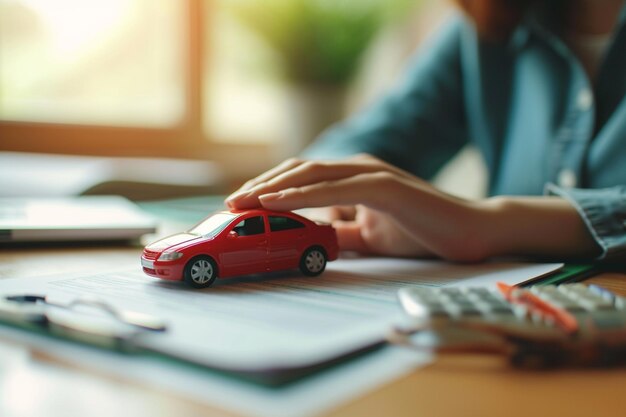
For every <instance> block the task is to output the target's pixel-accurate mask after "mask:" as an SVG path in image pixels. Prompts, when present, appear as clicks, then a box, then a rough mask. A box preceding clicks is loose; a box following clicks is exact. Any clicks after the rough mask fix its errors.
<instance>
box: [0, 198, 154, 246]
mask: <svg viewBox="0 0 626 417" xmlns="http://www.w3.org/2000/svg"><path fill="white" fill-rule="evenodd" d="M155 231H156V222H155V220H154V219H153V218H152V217H151V216H149V215H147V214H146V213H144V212H142V211H141V210H140V209H139V208H138V207H137V206H136V205H135V204H133V203H132V202H130V201H129V200H127V199H125V198H123V197H119V196H84V197H68V198H65V197H64V198H31V197H28V198H21V197H19V198H18V197H6V198H5V197H3V198H0V242H2V243H4V242H68V241H103V240H132V239H136V238H139V237H141V236H142V235H144V234H146V233H154V232H155Z"/></svg>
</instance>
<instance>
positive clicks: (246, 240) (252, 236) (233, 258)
mask: <svg viewBox="0 0 626 417" xmlns="http://www.w3.org/2000/svg"><path fill="white" fill-rule="evenodd" d="M225 232H226V235H225V236H224V239H223V242H222V245H221V250H220V265H221V273H220V276H233V275H245V274H253V273H259V272H266V271H267V260H268V259H267V256H268V241H267V234H266V232H265V222H264V219H263V216H253V217H248V218H244V219H242V220H241V221H239V222H238V223H237V224H235V226H234V227H233V228H232V229H230V230H226V231H225Z"/></svg>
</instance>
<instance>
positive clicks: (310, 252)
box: [300, 246, 327, 277]
mask: <svg viewBox="0 0 626 417" xmlns="http://www.w3.org/2000/svg"><path fill="white" fill-rule="evenodd" d="M326 261H327V258H326V252H325V251H324V250H323V249H322V248H320V247H317V246H315V247H312V248H309V249H307V250H305V251H304V253H303V254H302V258H301V259H300V271H302V273H303V274H304V275H308V276H310V277H314V276H317V275H319V274H321V273H322V272H324V269H326Z"/></svg>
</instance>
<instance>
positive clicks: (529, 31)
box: [508, 4, 626, 52]
mask: <svg viewBox="0 0 626 417" xmlns="http://www.w3.org/2000/svg"><path fill="white" fill-rule="evenodd" d="M617 26H618V27H617V28H616V29H615V33H618V31H620V30H621V29H622V27H623V26H626V4H624V6H622V10H621V12H620V17H619V19H618V23H617ZM532 35H536V36H538V37H540V38H542V39H547V40H548V41H549V42H550V43H551V44H553V46H554V47H555V48H556V49H557V50H560V49H563V47H564V46H563V44H562V42H561V41H560V40H559V39H558V37H557V36H556V34H555V33H554V32H553V31H552V30H551V29H550V28H549V27H548V26H547V25H546V24H545V22H542V20H541V19H540V18H539V16H538V14H537V13H536V11H534V10H529V11H528V12H527V13H526V15H525V16H524V17H523V18H522V21H521V22H520V24H519V25H518V26H517V28H516V29H515V30H514V31H513V33H512V35H511V37H510V39H509V42H508V48H509V49H511V50H512V51H514V52H519V51H521V50H522V49H524V47H525V46H526V45H527V44H528V42H529V41H530V38H531V36H532ZM561 52H562V51H561Z"/></svg>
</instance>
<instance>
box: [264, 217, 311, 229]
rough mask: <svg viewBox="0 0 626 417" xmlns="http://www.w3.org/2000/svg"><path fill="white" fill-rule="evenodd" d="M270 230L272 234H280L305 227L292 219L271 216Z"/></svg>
mask: <svg viewBox="0 0 626 417" xmlns="http://www.w3.org/2000/svg"><path fill="white" fill-rule="evenodd" d="M269 219H270V230H271V231H272V232H280V231H283V230H291V229H300V228H303V227H304V225H303V224H302V223H300V222H299V221H297V220H295V219H292V218H291V217H283V216H269Z"/></svg>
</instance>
